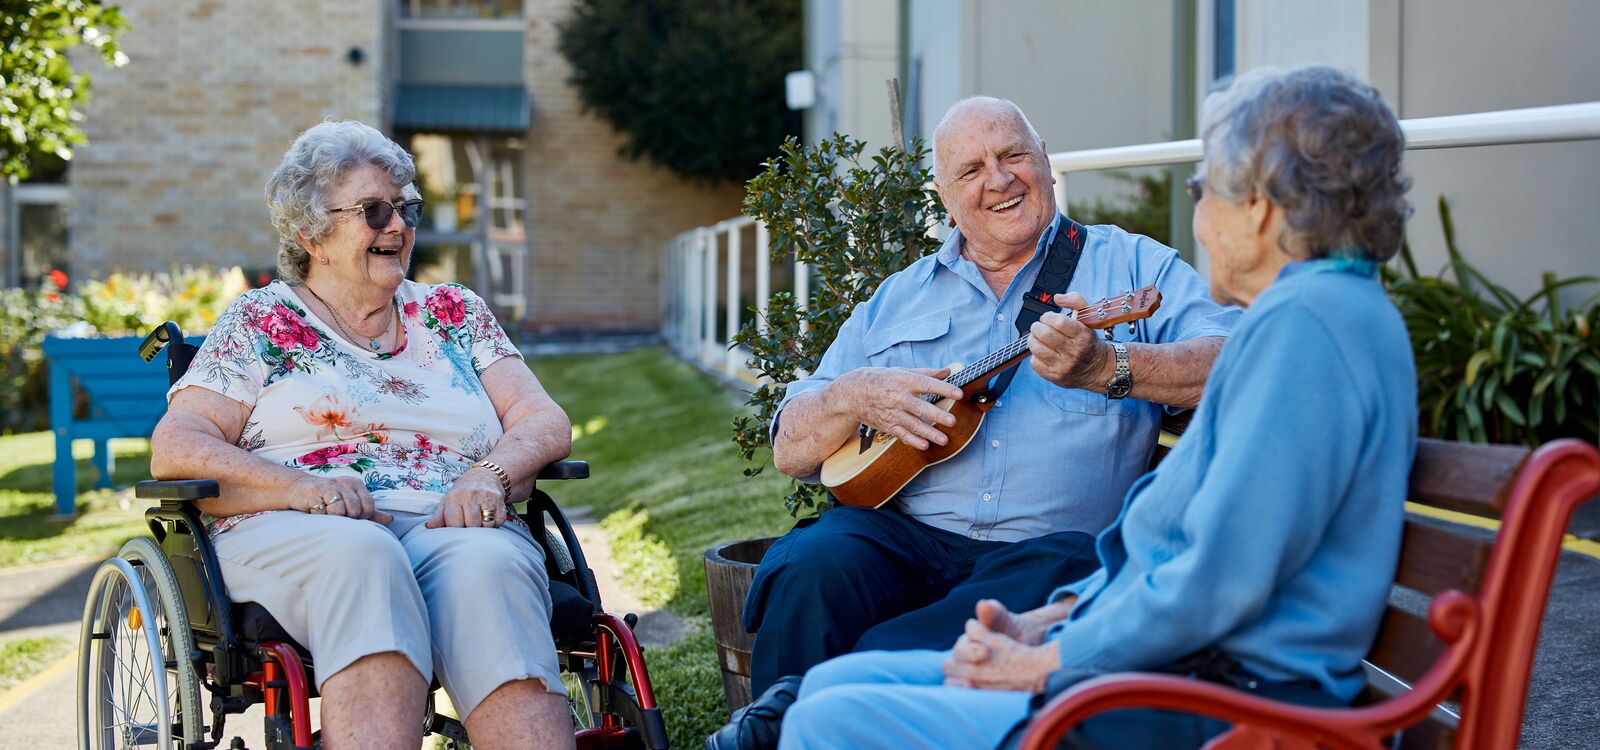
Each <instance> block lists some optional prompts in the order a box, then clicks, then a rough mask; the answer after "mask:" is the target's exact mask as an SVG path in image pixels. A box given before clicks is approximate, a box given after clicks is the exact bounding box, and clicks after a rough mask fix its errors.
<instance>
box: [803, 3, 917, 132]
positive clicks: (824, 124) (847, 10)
mask: <svg viewBox="0 0 1600 750" xmlns="http://www.w3.org/2000/svg"><path fill="white" fill-rule="evenodd" d="M897 8H898V2H897V0H809V1H808V2H807V3H806V11H805V16H806V19H805V20H806V28H805V36H806V38H805V47H806V65H807V67H808V69H810V70H811V71H812V72H813V73H815V74H816V77H817V89H818V90H817V105H816V106H814V107H812V108H811V109H809V110H807V111H806V113H805V128H806V133H805V135H806V139H807V140H808V141H810V142H813V143H814V142H817V141H820V140H821V139H822V138H824V137H826V136H828V135H829V134H831V133H833V132H835V131H837V132H840V133H846V134H849V135H850V136H852V137H854V138H859V139H861V140H864V141H866V142H867V151H868V153H875V152H877V150H878V149H880V148H882V147H884V146H887V145H889V144H890V141H892V140H893V136H892V133H891V131H890V122H889V89H888V86H886V85H885V83H884V82H885V81H887V80H889V79H890V78H894V77H896V76H898V75H899V56H898V54H899V53H898V51H897V50H898V47H897V45H898V44H899V26H898V24H899V20H898V19H899V11H898V9H897Z"/></svg>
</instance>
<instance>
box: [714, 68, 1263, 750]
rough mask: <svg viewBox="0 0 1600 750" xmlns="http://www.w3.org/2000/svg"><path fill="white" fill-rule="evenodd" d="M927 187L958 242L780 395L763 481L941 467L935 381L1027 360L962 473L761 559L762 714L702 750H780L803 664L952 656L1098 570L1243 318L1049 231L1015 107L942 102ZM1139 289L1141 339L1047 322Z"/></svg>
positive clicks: (1103, 229)
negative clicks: (979, 628) (861, 656)
mask: <svg viewBox="0 0 1600 750" xmlns="http://www.w3.org/2000/svg"><path fill="white" fill-rule="evenodd" d="M934 175H935V178H934V184H935V186H936V187H937V189H938V191H939V195H940V197H941V198H942V199H943V200H944V205H945V207H946V208H947V209H948V210H949V212H950V215H951V217H952V219H953V221H954V223H955V226H956V227H957V231H955V232H953V233H952V234H951V236H950V237H949V239H948V240H946V241H945V243H944V246H943V247H942V248H941V249H940V250H939V252H938V253H936V254H934V255H930V256H928V257H925V258H922V259H920V260H918V261H916V262H915V263H912V264H911V265H910V266H909V267H907V268H906V269H905V270H903V271H901V272H899V273H896V274H894V275H893V276H890V277H889V278H888V279H887V280H885V281H884V283H883V285H882V286H881V287H879V288H878V291H877V292H876V294H874V295H873V297H872V299H871V300H869V301H867V302H866V303H863V304H861V305H859V306H858V307H856V309H855V310H854V311H853V313H852V314H851V316H850V318H849V320H847V321H846V322H845V323H844V325H843V326H842V327H841V328H840V330H839V335H838V338H836V339H835V340H834V342H833V344H832V345H831V346H830V347H829V348H828V351H827V353H826V354H824V356H823V358H822V361H821V363H820V364H819V366H818V367H817V370H816V372H815V373H813V374H812V375H811V376H809V377H807V378H805V379H803V380H800V381H797V382H795V383H792V384H790V386H789V389H788V393H787V396H786V398H785V400H784V402H783V404H782V405H780V407H779V412H778V415H777V417H776V419H775V426H774V430H773V462H774V463H775V464H776V465H777V467H778V469H779V470H781V471H783V472H784V473H785V474H789V475H791V476H794V477H798V478H801V479H806V480H810V481H817V479H818V477H819V471H820V469H821V467H822V464H823V461H824V459H827V458H828V457H829V456H830V454H833V453H834V452H835V451H836V450H839V449H840V448H841V446H844V445H845V444H847V442H848V443H850V444H852V445H853V444H854V443H855V442H856V441H860V442H861V443H862V447H863V449H864V448H865V447H866V445H867V444H868V443H870V442H871V440H870V438H871V437H872V435H873V431H875V432H876V433H879V434H881V435H882V436H886V437H889V438H893V439H895V440H898V441H899V442H901V443H904V444H905V445H906V446H907V447H909V448H913V449H916V450H919V451H920V450H925V449H928V448H929V447H930V446H934V447H937V446H944V445H946V444H947V443H949V440H950V437H949V436H948V435H947V434H946V432H945V430H947V429H950V428H951V427H953V426H954V425H955V424H956V418H955V417H954V416H953V414H952V413H951V412H950V411H947V410H945V409H942V408H940V407H938V406H936V405H934V404H933V403H931V402H930V399H927V398H923V397H924V396H937V397H945V398H952V399H960V398H962V397H963V396H964V394H963V392H962V390H961V389H960V388H958V387H956V385H955V384H953V383H951V382H946V381H945V380H944V378H946V377H947V376H950V375H951V372H950V371H949V369H950V368H949V367H944V366H945V365H946V364H947V363H952V362H966V363H975V362H979V361H980V360H983V359H984V358H985V357H986V356H987V355H989V354H991V353H994V352H996V351H997V350H1000V349H1003V348H1004V347H1005V346H1006V345H1008V344H1012V343H1013V342H1014V341H1016V340H1017V339H1018V338H1019V334H1027V335H1028V337H1029V338H1028V339H1027V343H1026V347H1027V351H1028V352H1029V353H1031V356H1030V357H1028V358H1027V359H1024V360H1023V361H1022V364H1020V365H1019V366H1017V367H1015V368H1014V369H1010V370H1005V371H1002V372H1000V373H998V375H997V377H994V378H993V379H992V381H990V382H988V384H987V390H986V392H985V393H984V394H983V398H986V399H990V401H988V402H986V407H990V406H992V408H989V410H988V411H987V416H986V417H985V418H984V419H983V421H982V424H981V425H980V426H978V428H977V432H976V434H975V435H974V436H973V437H972V439H971V441H970V442H969V443H967V445H966V447H965V448H964V449H962V450H960V452H958V453H956V454H955V455H954V456H953V457H951V458H949V459H948V460H945V461H943V462H940V463H937V464H934V465H931V466H928V467H927V468H926V469H924V470H923V471H921V473H920V474H917V475H916V476H915V477H914V478H913V479H911V480H910V481H909V482H908V483H907V484H905V486H904V487H903V488H901V489H900V490H899V492H898V493H895V494H894V495H893V497H892V498H890V499H888V502H887V503H886V504H884V505H883V506H882V507H878V508H874V507H871V504H869V505H867V506H866V507H850V506H840V507H836V508H833V509H832V510H829V511H828V512H826V513H824V514H822V516H821V517H820V518H818V519H806V520H802V521H801V522H800V523H799V524H797V525H796V527H795V528H794V529H793V530H792V531H790V532H789V533H788V534H785V535H784V536H783V537H782V538H780V539H779V540H778V541H777V542H776V543H775V544H774V545H773V546H772V548H771V549H770V550H769V551H768V552H767V554H766V557H765V558H764V559H763V560H762V561H761V566H760V568H759V570H758V572H757V573H756V577H755V580H754V582H753V583H752V585H751V588H750V594H749V598H748V599H747V601H746V604H745V610H744V618H745V619H744V625H745V628H746V629H747V630H749V631H750V632H753V633H755V634H756V640H755V648H754V653H753V654H752V659H751V683H752V685H751V686H752V688H753V691H754V692H755V693H756V694H758V695H760V696H761V697H760V698H758V699H757V700H756V702H755V703H753V704H751V706H750V707H748V708H747V709H744V710H743V711H742V712H741V713H739V714H736V715H735V717H734V719H733V721H732V722H731V723H730V724H729V725H728V726H726V727H724V728H723V729H722V730H720V731H719V732H717V733H716V734H714V735H712V737H711V738H709V739H708V740H707V747H708V748H711V749H712V750H726V749H727V748H736V747H737V748H755V747H775V746H776V745H777V737H778V727H779V720H780V719H781V715H782V712H783V710H784V709H785V708H786V707H787V705H788V703H789V702H790V701H792V700H793V693H794V687H795V686H796V685H797V684H798V679H791V678H797V677H798V676H799V675H802V674H804V673H805V671H806V670H807V669H809V668H810V667H812V666H813V665H816V664H818V663H821V662H823V661H825V660H827V659H829V658H831V657H834V656H837V655H840V654H844V653H848V652H851V651H853V650H875V649H948V648H950V647H951V646H952V645H953V643H954V639H955V637H956V636H957V635H959V634H960V633H961V628H962V624H963V623H964V622H965V621H966V620H967V619H968V618H969V617H971V616H972V612H973V609H974V607H975V606H976V604H977V602H978V601H979V600H981V599H995V600H998V601H999V602H1001V603H1003V604H1004V605H1005V606H1006V607H1007V608H1008V609H1009V610H1010V611H1013V612H1024V611H1027V610H1030V609H1033V608H1035V607H1038V606H1040V605H1042V604H1044V603H1045V600H1046V597H1047V596H1048V595H1049V594H1050V592H1051V590H1052V588H1053V587H1054V586H1055V584H1056V583H1058V582H1060V581H1067V580H1076V579H1077V578H1081V577H1082V576H1084V575H1086V574H1088V573H1089V572H1090V571H1092V570H1093V569H1094V568H1095V567H1097V565H1098V562H1097V560H1096V557H1095V553H1094V539H1095V534H1096V533H1098V532H1099V531H1101V530H1102V529H1104V528H1105V527H1106V526H1107V525H1109V524H1110V523H1111V521H1112V520H1113V519H1114V517H1115V516H1116V513H1117V510H1118V508H1119V507H1120V504H1121V500H1122V497H1123V495H1124V494H1126V492H1127V491H1128V488H1129V486H1130V485H1131V484H1132V482H1133V480H1134V479H1136V478H1137V477H1138V476H1139V475H1140V474H1141V473H1143V472H1144V470H1145V469H1146V468H1147V467H1148V465H1149V462H1150V455H1151V451H1152V449H1153V448H1154V445H1155V439H1156V435H1157V432H1158V430H1159V426H1160V421H1161V416H1162V412H1163V409H1164V408H1167V407H1171V408H1174V409H1181V408H1186V407H1192V406H1194V405H1195V404H1197V403H1198V402H1199V400H1200V392H1201V389H1202V387H1203V386H1204V384H1205V381H1206V375H1207V374H1208V373H1209V372H1210V369H1211V363H1212V361H1213V359H1214V358H1215V357H1216V354H1217V351H1218V349H1219V348H1220V347H1221V345H1222V341H1223V337H1225V336H1227V335H1228V333H1229V331H1230V330H1231V328H1232V325H1233V321H1234V319H1235V318H1236V317H1237V316H1238V310H1237V309H1235V308H1225V307H1221V306H1219V305H1217V304H1216V303H1214V302H1213V301H1212V300H1211V298H1210V296H1209V293H1208V291H1207V286H1206V284H1205V282H1204V281H1202V280H1201V279H1200V277H1199V275H1198V274H1196V273H1195V271H1194V269H1193V268H1191V267H1190V266H1188V265H1187V264H1185V263H1184V262H1183V261H1182V260H1181V259H1179V257H1178V254H1177V253H1176V252H1174V251H1173V250H1172V249H1170V248H1168V247H1165V246H1163V245H1161V244H1160V243H1158V242H1156V241H1154V240H1151V239H1149V238H1148V237H1143V236H1139V235H1132V234H1128V233H1127V232H1124V231H1122V230H1120V229H1118V228H1116V227H1113V226H1090V227H1085V226H1082V225H1079V224H1078V223H1076V222H1074V221H1072V220H1071V219H1069V218H1067V217H1066V216H1064V215H1062V214H1061V212H1060V210H1059V209H1058V207H1057V206H1056V203H1055V194H1054V190H1053V189H1052V186H1053V185H1054V182H1055V178H1054V175H1053V173H1052V172H1051V170H1050V163H1049V159H1048V157H1047V155H1046V152H1045V145H1044V142H1043V141H1042V140H1041V139H1040V138H1039V135H1038V133H1037V132H1036V131H1035V130H1034V129H1033V126H1032V125H1031V124H1030V123H1029V122H1028V120H1027V117H1026V116H1025V115H1023V113H1022V111H1021V110H1020V109H1018V108H1017V106H1016V105H1015V104H1012V103H1011V102H1009V101H1005V100H1003V99H994V98H989V97H973V98H970V99H965V100H962V101H960V102H958V103H956V104H955V106H953V107H952V108H951V109H950V111H949V112H948V113H946V115H945V116H944V119H943V120H942V121H941V122H940V123H939V126H938V127H937V128H936V129H935V131H934ZM1149 286H1154V287H1155V289H1156V290H1158V291H1159V292H1160V295H1161V301H1160V305H1159V308H1158V309H1156V310H1155V313H1154V314H1153V315H1150V316H1149V317H1146V318H1143V319H1140V320H1138V321H1137V322H1134V323H1130V324H1125V325H1118V326H1116V327H1115V328H1107V329H1103V330H1094V329H1092V328H1091V327H1089V326H1088V325H1085V322H1081V321H1080V320H1078V319H1076V318H1075V317H1074V316H1072V315H1070V314H1063V313H1062V312H1056V311H1055V309H1056V307H1057V306H1060V307H1065V308H1072V309H1074V310H1075V309H1078V308H1082V307H1084V306H1085V300H1098V299H1101V298H1109V297H1117V296H1120V295H1124V294H1125V293H1127V292H1129V291H1131V290H1137V289H1140V288H1142V287H1149ZM1043 300H1049V301H1050V302H1053V303H1054V304H1053V305H1046V304H1043ZM1025 302H1026V304H1025ZM1067 312H1069V313H1070V312H1071V311H1070V310H1069V311H1067ZM1019 316H1021V320H1020V321H1019ZM1088 322H1090V323H1091V324H1092V323H1093V321H1088ZM1105 334H1111V336H1112V338H1111V340H1107V339H1106V338H1105ZM940 368H943V369H940ZM980 385H981V384H980ZM965 395H967V396H971V395H972V393H971V389H969V392H968V393H967V394H965ZM935 400H936V399H935ZM863 435H864V436H866V437H863Z"/></svg>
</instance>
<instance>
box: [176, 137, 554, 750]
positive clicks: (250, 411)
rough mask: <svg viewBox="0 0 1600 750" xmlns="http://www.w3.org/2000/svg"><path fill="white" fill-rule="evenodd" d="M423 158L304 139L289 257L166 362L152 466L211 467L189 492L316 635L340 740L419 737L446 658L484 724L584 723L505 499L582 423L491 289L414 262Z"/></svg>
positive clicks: (278, 218)
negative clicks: (428, 279)
mask: <svg viewBox="0 0 1600 750" xmlns="http://www.w3.org/2000/svg"><path fill="white" fill-rule="evenodd" d="M415 179H416V169H415V166H414V165H413V162H412V159H411V156H410V155H409V154H407V153H406V152H405V150H404V149H402V148H401V147H400V146H399V145H397V144H395V143H394V142H393V141H391V140H389V139H388V138H386V137H384V136H383V135H382V134H380V133H379V132H378V131H376V130H374V129H372V128H370V127H368V126H366V125H362V124H360V123H356V122H324V123H322V124H319V125H316V126H314V127H312V128H310V129H308V130H306V131H305V132H304V133H302V134H301V135H300V136H299V137H298V138H297V139H296V140H295V142H294V144H293V145H292V146H291V147H290V148H289V151H288V152H287V153H286V154H285V155H284V157H283V160H282V163H281V164H279V165H278V168H277V169H276V171H275V172H274V173H273V174H272V176H271V178H270V179H269V180H268V182H267V186H266V193H267V202H268V204H269V205H270V207H271V212H272V222H273V225H274V226H275V227H276V228H277V230H278V234H279V247H278V269H279V274H280V279H279V280H278V281H275V282H273V283H272V284H270V285H268V286H266V287H264V288H261V289H257V290H253V291H251V292H248V293H246V294H244V295H243V296H241V297H240V298H239V299H238V300H237V301H235V302H234V303H233V304H232V305H231V306H230V307H229V308H228V309H227V311H226V312H224V313H223V315H222V316H221V317H220V319H219V320H218V321H217V323H216V325H215V327H214V329H213V330H212V332H211V334H210V335H209V336H208V337H207V338H206V340H205V343H204V345H203V346H201V348H200V350H199V351H198V352H197V353H196V355H195V357H194V359H193V361H192V364H190V366H189V368H188V370H187V372H186V373H185V374H184V375H183V376H182V378H181V379H179V380H178V381H177V382H176V383H175V384H174V385H173V386H172V389H171V391H169V393H168V399H169V410H168V412H167V414H166V416H165V417H164V418H163V419H162V420H161V422H160V424H159V425H158V426H157V428H156V430H155V433H154V435H153V437H152V442H151V472H152V474H153V475H154V476H155V477H156V478H157V479H191V478H201V477H203V478H209V479H214V480H216V482H217V485H216V486H217V488H218V490H219V491H218V494H217V495H216V497H213V498H209V499H204V500H200V501H199V502H198V503H197V505H198V507H199V509H200V511H201V512H202V513H203V514H204V520H203V523H205V525H206V531H207V532H208V534H209V537H210V540H211V544H212V547H213V548H214V550H215V557H216V561H217V563H218V564H219V566H220V570H221V574H222V578H223V579H224V580H225V581H226V585H227V593H228V595H229V596H230V597H231V598H232V599H233V600H234V601H242V602H256V603H259V604H260V605H262V606H263V607H265V608H266V610H268V611H269V612H271V614H272V616H273V617H274V618H275V619H276V620H277V622H278V624H279V625H281V626H282V628H283V630H284V631H286V632H287V634H288V635H289V636H291V637H292V638H293V639H294V640H295V641H297V642H299V643H300V644H302V645H303V646H304V647H305V648H306V649H307V650H309V652H310V654H311V657H312V660H313V662H314V664H315V685H316V687H317V689H318V690H319V691H320V693H321V696H322V706H321V723H322V730H321V731H322V736H321V741H322V743H323V745H324V746H325V747H327V748H329V749H330V750H334V749H337V748H351V747H363V748H366V747H370V748H399V747H411V748H415V747H417V746H418V745H419V743H420V740H421V736H422V731H423V727H422V724H421V722H420V721H419V717H421V716H423V715H424V711H425V702H426V701H427V700H428V697H429V681H430V679H431V678H432V677H433V676H434V675H437V677H438V679H439V681H440V683H441V684H442V686H443V687H444V689H445V690H446V691H447V692H448V694H449V696H450V698H451V701H452V703H453V704H454V706H455V707H456V709H457V710H458V711H459V712H460V714H461V715H462V716H464V717H465V724H466V728H467V731H468V733H469V734H470V735H471V737H472V740H473V742H474V744H475V746H476V747H477V748H480V749H482V748H497V747H506V748H511V747H519V748H525V747H549V748H555V747H572V746H573V733H572V722H571V714H570V713H569V711H568V706H567V702H566V700H565V697H564V696H565V690H564V688H563V685H562V682H561V679H560V672H559V668H558V666H559V665H558V657H557V652H556V646H555V643H554V641H553V638H552V635H551V632H550V630H549V629H548V628H547V627H546V626H545V623H547V622H549V620H550V610H551V605H552V602H551V595H550V592H549V579H548V577H547V572H546V565H545V559H544V553H543V552H542V550H541V548H540V546H539V544H537V543H535V540H534V537H533V536H532V534H531V532H530V529H529V528H528V526H527V525H526V524H525V523H524V522H523V521H522V520H521V519H520V518H518V517H517V516H516V514H515V512H514V509H513V508H512V507H511V505H510V502H511V501H512V500H513V499H516V498H526V497H528V492H529V490H530V488H531V487H532V486H533V481H534V478H535V475H536V473H537V472H538V471H539V470H540V469H541V467H544V466H546V465H547V464H550V463H552V462H554V461H557V460H559V459H561V458H564V457H565V456H566V455H567V454H568V453H569V451H570V450H571V427H570V425H569V423H568V420H567V417H566V414H565V413H563V412H562V410H561V408H560V407H559V406H557V405H556V404H555V402H554V401H552V400H551V398H550V397H549V395H547V394H546V393H545V391H544V389H543V388H542V387H541V386H540V384H539V381H538V380H537V379H536V378H535V377H534V375H533V373H532V372H531V371H530V370H529V369H528V367H527V365H526V364H525V363H524V362H523V361H522V359H521V356H520V355H519V353H518V351H517V349H516V348H515V347H514V346H512V345H511V343H510V342H509V341H508V340H507V338H506V335H505V332H504V331H503V330H502V329H501V328H500V326H499V324H498V323H497V322H496V321H495V318H494V316H493V314H492V313H491V312H490V311H489V309H488V307H487V306H486V305H485V303H484V302H483V300H481V299H480V298H478V297H477V296H476V295H474V294H473V293H472V292H470V291H468V290H466V289H465V288H463V287H460V286H456V285H448V284H447V285H441V286H427V285H423V284H418V283H415V282H411V281H408V280H407V279H406V272H407V267H408V264H409V262H410V260H411V253H412V243H413V240H414V239H415V235H414V232H415V228H416V225H417V220H418V218H419V216H420V215H421V211H422V201H421V200H419V198H418V192H417V189H416V187H415V186H414V185H413V184H412V183H413V182H414V181H415ZM190 739H191V740H194V739H198V738H190Z"/></svg>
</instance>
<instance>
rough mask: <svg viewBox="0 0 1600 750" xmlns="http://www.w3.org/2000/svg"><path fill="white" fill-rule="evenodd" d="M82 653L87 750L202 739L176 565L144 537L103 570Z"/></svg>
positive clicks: (82, 727)
mask: <svg viewBox="0 0 1600 750" xmlns="http://www.w3.org/2000/svg"><path fill="white" fill-rule="evenodd" d="M89 591H90V593H89V599H88V601H87V602H86V604H85V605H84V617H83V626H82V631H81V634H80V638H79V644H80V645H79V652H78V727H79V739H78V745H79V747H80V748H81V750H110V749H111V748H118V749H119V750H120V749H121V748H129V747H144V746H155V747H159V748H162V749H163V750H165V749H167V748H183V747H186V746H187V745H188V743H190V742H196V741H199V740H200V739H201V734H202V733H203V732H204V722H203V720H202V714H201V713H200V711H201V709H200V681H199V679H198V678H197V676H196V675H195V671H194V662H193V661H192V660H191V656H192V654H193V653H194V640H193V635H192V634H191V633H190V631H189V618H188V614H187V612H186V610H185V609H184V605H183V597H182V594H181V593H180V591H179V589H178V582H177V577H176V576H175V575H174V574H173V571H172V565H171V563H170V562H168V561H167V558H166V556H165V555H163V554H162V553H161V549H160V547H159V546H158V545H157V544H156V542H155V540H153V539H150V538H148V537H140V538H136V539H133V540H131V541H129V542H128V543H127V544H126V545H124V546H123V548H122V551H121V552H120V553H119V554H118V556H117V557H114V558H112V559H110V560H107V561H105V562H104V563H101V565H100V568H99V569H98V570H96V571H95V576H94V581H93V583H92V584H91V585H90V589H89Z"/></svg>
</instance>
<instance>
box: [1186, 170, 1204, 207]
mask: <svg viewBox="0 0 1600 750" xmlns="http://www.w3.org/2000/svg"><path fill="white" fill-rule="evenodd" d="M1183 189H1184V190H1187V191H1188V192H1189V199H1190V200H1192V201H1194V202H1195V203H1199V202H1200V199H1201V198H1204V197H1205V195H1206V181H1205V178H1203V177H1201V176H1200V175H1194V176H1192V177H1190V178H1189V179H1187V180H1184V181H1183Z"/></svg>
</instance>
